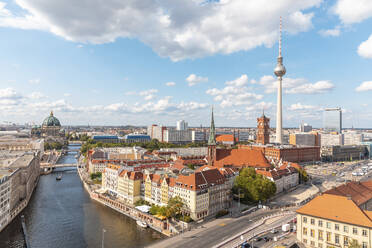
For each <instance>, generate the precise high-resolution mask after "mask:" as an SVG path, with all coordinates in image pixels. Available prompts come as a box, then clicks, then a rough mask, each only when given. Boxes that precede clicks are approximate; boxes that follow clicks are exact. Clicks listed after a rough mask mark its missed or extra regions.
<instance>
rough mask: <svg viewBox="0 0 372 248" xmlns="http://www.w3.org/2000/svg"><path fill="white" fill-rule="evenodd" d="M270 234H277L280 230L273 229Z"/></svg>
mask: <svg viewBox="0 0 372 248" xmlns="http://www.w3.org/2000/svg"><path fill="white" fill-rule="evenodd" d="M270 232H271V233H272V234H274V233H277V232H278V230H276V229H272V230H271V231H270Z"/></svg>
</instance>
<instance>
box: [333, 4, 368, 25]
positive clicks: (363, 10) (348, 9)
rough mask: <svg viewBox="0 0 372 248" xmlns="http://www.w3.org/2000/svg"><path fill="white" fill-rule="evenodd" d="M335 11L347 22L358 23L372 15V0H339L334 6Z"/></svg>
mask: <svg viewBox="0 0 372 248" xmlns="http://www.w3.org/2000/svg"><path fill="white" fill-rule="evenodd" d="M333 12H334V13H335V14H337V15H338V16H339V17H340V19H341V21H342V22H343V23H345V24H352V23H358V22H361V21H363V20H365V19H368V18H370V17H372V1H370V0H338V1H337V3H336V4H335V6H333Z"/></svg>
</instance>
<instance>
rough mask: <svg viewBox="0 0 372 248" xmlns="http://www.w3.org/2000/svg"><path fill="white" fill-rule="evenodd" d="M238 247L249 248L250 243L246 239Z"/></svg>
mask: <svg viewBox="0 0 372 248" xmlns="http://www.w3.org/2000/svg"><path fill="white" fill-rule="evenodd" d="M240 247H242V248H250V247H251V245H250V244H249V243H248V242H247V241H245V242H244V243H243V244H241V245H240Z"/></svg>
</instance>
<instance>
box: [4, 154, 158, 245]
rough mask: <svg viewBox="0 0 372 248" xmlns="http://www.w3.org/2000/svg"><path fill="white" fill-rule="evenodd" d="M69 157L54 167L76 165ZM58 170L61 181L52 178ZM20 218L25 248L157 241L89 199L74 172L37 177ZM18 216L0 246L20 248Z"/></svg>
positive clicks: (153, 235)
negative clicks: (24, 228) (23, 222)
mask: <svg viewBox="0 0 372 248" xmlns="http://www.w3.org/2000/svg"><path fill="white" fill-rule="evenodd" d="M75 155H76V153H75V152H69V153H68V154H67V155H65V156H64V157H62V158H61V159H60V161H59V163H76V159H75V157H74V156H75ZM61 171H63V174H62V175H63V177H62V180H61V181H56V175H58V174H60V173H61ZM21 214H23V215H24V216H25V220H26V226H27V231H28V235H29V239H30V240H29V242H30V244H31V248H44V247H45V248H48V247H52V248H69V247H71V248H79V247H101V245H102V230H103V229H105V230H106V232H105V234H104V244H105V245H104V247H106V248H107V247H109V248H114V247H123V248H126V247H128V248H129V247H130V248H132V247H144V246H146V245H149V244H151V243H154V242H155V241H156V240H159V239H161V238H163V236H162V235H161V234H160V233H158V232H155V231H153V230H151V229H142V228H140V227H138V226H137V225H136V222H135V221H134V220H132V219H130V218H128V217H126V216H125V215H122V214H119V213H117V212H115V211H113V210H111V209H110V208H108V207H105V206H103V205H101V204H100V203H97V202H95V201H93V200H91V199H90V198H89V195H88V194H87V192H86V191H85V190H84V188H83V185H82V183H81V181H80V178H79V176H78V175H77V171H76V168H63V169H59V170H56V171H55V172H53V173H52V174H49V175H46V176H40V180H39V184H38V186H37V188H36V189H35V191H34V194H33V196H32V198H31V201H30V203H29V204H28V206H27V207H26V208H25V210H24V211H23V212H22V213H21ZM23 243H24V239H23V235H22V232H21V221H20V215H19V216H17V217H16V219H15V220H14V221H13V222H12V223H11V224H9V225H8V227H7V228H6V229H4V230H3V231H2V232H1V233H0V247H10V248H12V247H23Z"/></svg>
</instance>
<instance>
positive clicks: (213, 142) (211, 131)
mask: <svg viewBox="0 0 372 248" xmlns="http://www.w3.org/2000/svg"><path fill="white" fill-rule="evenodd" d="M208 145H210V146H211V145H213V146H214V145H216V128H215V126H214V117H213V106H212V117H211V127H210V129H209V139H208Z"/></svg>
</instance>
